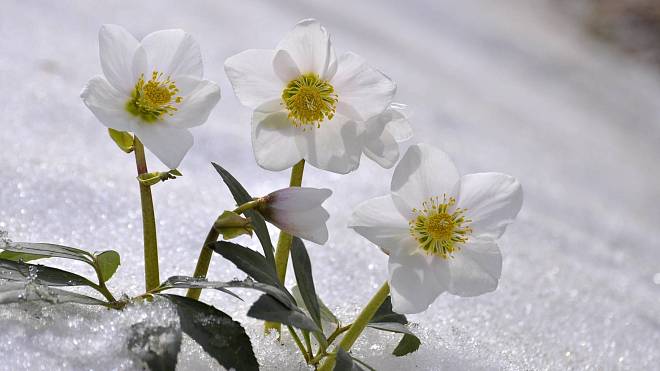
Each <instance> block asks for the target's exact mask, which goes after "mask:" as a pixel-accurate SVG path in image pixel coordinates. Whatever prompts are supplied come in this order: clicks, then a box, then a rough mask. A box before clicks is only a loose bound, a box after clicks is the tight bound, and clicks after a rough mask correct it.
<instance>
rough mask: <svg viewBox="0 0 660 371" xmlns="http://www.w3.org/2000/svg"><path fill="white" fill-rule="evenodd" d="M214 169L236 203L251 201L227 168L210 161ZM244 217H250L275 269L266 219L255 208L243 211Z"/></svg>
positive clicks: (265, 253)
mask: <svg viewBox="0 0 660 371" xmlns="http://www.w3.org/2000/svg"><path fill="white" fill-rule="evenodd" d="M211 164H212V165H213V167H214V168H215V170H216V171H217V172H218V174H220V177H221V178H222V181H223V182H224V183H225V184H226V185H227V188H229V192H231V194H232V196H233V197H234V200H235V201H236V204H237V205H242V204H244V203H246V202H249V201H252V196H250V194H249V193H248V192H247V191H246V190H245V188H243V186H242V185H241V183H239V182H238V180H236V178H234V176H233V175H231V174H230V173H229V172H228V171H227V170H225V169H224V168H223V167H222V166H220V165H218V164H216V163H214V162H212V163H211ZM243 215H245V216H246V217H248V218H250V221H251V223H252V227H253V228H254V233H255V234H256V235H257V238H258V239H259V242H260V243H261V248H262V249H263V250H264V256H265V257H266V261H267V262H268V264H269V265H270V266H271V267H273V269H275V254H274V253H273V250H274V248H273V242H272V241H271V240H270V233H268V227H267V226H266V221H265V220H264V217H263V216H262V215H261V214H259V212H258V211H256V210H247V211H245V212H244V213H243Z"/></svg>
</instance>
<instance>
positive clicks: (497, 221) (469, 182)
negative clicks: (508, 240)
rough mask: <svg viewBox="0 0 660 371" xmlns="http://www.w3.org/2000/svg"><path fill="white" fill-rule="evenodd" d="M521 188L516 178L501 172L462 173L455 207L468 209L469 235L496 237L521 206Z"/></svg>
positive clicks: (482, 237) (502, 231)
mask: <svg viewBox="0 0 660 371" xmlns="http://www.w3.org/2000/svg"><path fill="white" fill-rule="evenodd" d="M522 201H523V192H522V187H521V186H520V183H519V182H518V181H517V180H516V178H514V177H512V176H509V175H506V174H501V173H478V174H469V175H464V176H463V177H462V178H461V187H460V191H459V196H458V202H457V203H456V204H457V207H460V208H464V209H467V211H466V212H465V215H467V217H468V218H470V219H471V220H472V222H471V223H470V227H471V228H472V231H473V232H472V236H474V237H475V238H477V239H488V240H494V239H497V238H499V237H500V236H501V235H502V233H504V230H505V229H506V226H507V225H508V224H510V223H511V222H512V221H513V219H515V217H516V215H518V212H519V211H520V208H521V207H522Z"/></svg>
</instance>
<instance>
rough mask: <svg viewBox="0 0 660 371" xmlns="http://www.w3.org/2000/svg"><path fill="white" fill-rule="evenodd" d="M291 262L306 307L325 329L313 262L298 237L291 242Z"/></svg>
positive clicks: (315, 320)
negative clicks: (313, 274)
mask: <svg viewBox="0 0 660 371" xmlns="http://www.w3.org/2000/svg"><path fill="white" fill-rule="evenodd" d="M291 262H292V263H293V270H294V272H295V275H296V282H297V283H298V289H299V290H300V296H302V299H303V302H304V303H305V307H306V308H307V310H308V311H309V315H310V316H311V317H312V319H313V320H314V322H315V323H316V324H317V325H318V326H319V328H321V329H323V326H322V325H321V308H320V305H319V301H318V296H317V295H316V289H315V288H314V277H313V276H312V263H311V262H310V260H309V255H308V254H307V249H305V244H304V243H303V242H302V240H301V239H300V238H298V237H294V238H293V241H292V243H291Z"/></svg>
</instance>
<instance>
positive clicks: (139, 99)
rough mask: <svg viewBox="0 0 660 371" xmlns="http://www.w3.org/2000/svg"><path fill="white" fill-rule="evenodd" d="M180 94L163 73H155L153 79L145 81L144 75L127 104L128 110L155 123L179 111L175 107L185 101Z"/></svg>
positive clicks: (152, 75) (172, 82) (174, 84)
mask: <svg viewBox="0 0 660 371" xmlns="http://www.w3.org/2000/svg"><path fill="white" fill-rule="evenodd" d="M178 93H179V88H177V86H176V83H175V82H174V81H172V80H171V79H170V76H167V77H165V78H164V75H163V73H162V72H158V71H154V72H152V74H151V79H150V80H148V81H145V79H144V74H142V75H141V76H140V79H139V80H138V82H137V83H136V84H135V89H133V92H132V93H131V99H130V100H129V101H128V102H127V103H126V110H127V111H128V112H130V113H132V114H133V115H135V116H139V117H140V118H142V119H143V120H144V121H146V122H155V121H158V120H159V119H160V118H161V116H162V115H164V114H166V115H170V116H172V115H173V114H174V112H176V111H177V108H176V107H175V106H174V105H175V104H180V103H181V102H182V101H183V98H182V97H180V96H177V94H178Z"/></svg>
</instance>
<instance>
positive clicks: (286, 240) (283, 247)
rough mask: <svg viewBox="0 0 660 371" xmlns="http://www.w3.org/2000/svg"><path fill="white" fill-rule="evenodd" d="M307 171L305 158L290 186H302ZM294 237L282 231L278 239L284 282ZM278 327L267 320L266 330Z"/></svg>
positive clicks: (277, 258)
mask: <svg viewBox="0 0 660 371" xmlns="http://www.w3.org/2000/svg"><path fill="white" fill-rule="evenodd" d="M304 171H305V160H300V162H298V163H297V164H295V165H294V166H293V168H292V169H291V180H290V181H289V186H290V187H300V186H301V185H302V178H303V172H304ZM292 241H293V237H292V236H291V235H290V234H288V233H286V232H284V231H280V237H279V238H278V240H277V247H276V248H275V269H276V271H277V278H279V280H280V282H281V283H282V284H284V280H285V278H286V266H287V264H288V263H289V250H290V249H291V242H292ZM272 329H276V330H277V331H278V332H279V331H280V330H281V325H280V324H279V323H274V322H266V323H265V324H264V330H265V331H266V333H268V332H269V331H270V330H272Z"/></svg>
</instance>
